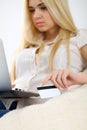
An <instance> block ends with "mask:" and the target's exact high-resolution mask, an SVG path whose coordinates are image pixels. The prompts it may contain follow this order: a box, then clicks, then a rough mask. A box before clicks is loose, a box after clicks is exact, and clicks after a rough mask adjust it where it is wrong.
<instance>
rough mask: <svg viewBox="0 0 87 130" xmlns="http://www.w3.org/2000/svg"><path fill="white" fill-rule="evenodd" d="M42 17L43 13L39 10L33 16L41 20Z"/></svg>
mask: <svg viewBox="0 0 87 130" xmlns="http://www.w3.org/2000/svg"><path fill="white" fill-rule="evenodd" d="M41 16H42V14H41V11H40V10H39V9H36V10H35V12H34V16H33V17H34V19H37V18H41Z"/></svg>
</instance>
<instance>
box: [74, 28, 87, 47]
mask: <svg viewBox="0 0 87 130" xmlns="http://www.w3.org/2000/svg"><path fill="white" fill-rule="evenodd" d="M76 41H77V46H78V48H81V47H83V46H85V45H86V44H87V30H86V29H82V30H79V31H78V34H77V36H76Z"/></svg>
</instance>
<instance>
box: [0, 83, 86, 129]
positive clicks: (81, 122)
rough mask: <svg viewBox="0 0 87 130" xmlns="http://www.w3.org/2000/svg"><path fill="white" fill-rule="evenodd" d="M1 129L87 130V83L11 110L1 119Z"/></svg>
mask: <svg viewBox="0 0 87 130" xmlns="http://www.w3.org/2000/svg"><path fill="white" fill-rule="evenodd" d="M0 130H87V85H83V86H81V87H79V88H76V89H74V90H73V91H69V92H66V93H64V94H62V95H61V96H58V97H55V98H53V99H50V100H49V101H47V102H46V103H44V104H39V105H32V106H28V107H25V108H23V109H20V110H14V111H13V112H9V113H8V114H6V115H5V116H3V117H2V118H1V119H0Z"/></svg>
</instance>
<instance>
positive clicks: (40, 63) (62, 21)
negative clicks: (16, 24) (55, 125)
mask: <svg viewBox="0 0 87 130" xmlns="http://www.w3.org/2000/svg"><path fill="white" fill-rule="evenodd" d="M24 2H25V4H24V27H23V36H22V42H21V44H20V46H19V48H18V49H17V52H16V55H15V58H14V62H13V65H12V70H11V81H12V84H13V86H14V87H15V88H21V89H24V90H25V91H30V90H31V91H34V92H37V93H38V91H37V87H38V86H40V85H41V83H42V84H44V85H47V86H48V85H55V86H56V87H57V88H58V89H60V91H61V89H65V88H67V86H70V85H72V83H71V84H67V85H66V83H62V80H61V78H58V75H62V71H61V72H60V71H59V69H70V70H72V72H75V73H76V72H77V73H78V72H81V71H83V69H84V68H85V67H86V65H87V63H86V61H87V51H86V50H87V36H86V35H87V31H86V30H79V31H78V29H77V28H76V26H75V24H74V22H73V19H72V16H71V14H70V10H69V7H68V2H67V0H35V1H34V0H25V1H24ZM45 78H46V81H44V79H45ZM66 78H67V76H66ZM64 80H65V79H64ZM64 82H66V81H64ZM78 83H79V82H78ZM74 84H77V82H76V83H74ZM46 100H47V99H43V100H42V99H41V98H40V97H38V98H35V97H34V98H29V99H24V100H23V99H22V100H21V101H20V102H19V103H18V104H19V105H18V107H19V108H21V107H23V106H26V105H30V104H36V103H43V102H45V101H46Z"/></svg>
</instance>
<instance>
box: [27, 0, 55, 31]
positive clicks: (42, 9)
mask: <svg viewBox="0 0 87 130" xmlns="http://www.w3.org/2000/svg"><path fill="white" fill-rule="evenodd" d="M29 11H30V14H31V17H32V21H33V23H34V26H35V27H36V28H37V29H38V30H39V31H40V32H47V31H51V30H52V29H54V28H56V27H57V24H56V23H55V22H54V20H53V19H52V17H51V15H50V14H49V12H48V9H47V7H46V6H45V5H44V3H43V2H42V1H41V0H29Z"/></svg>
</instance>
